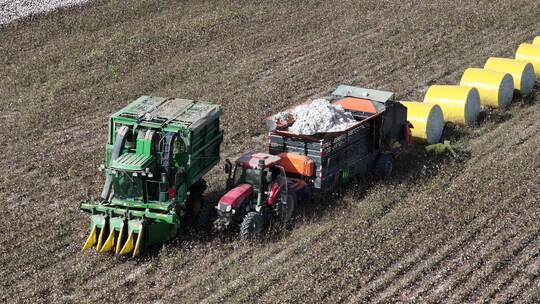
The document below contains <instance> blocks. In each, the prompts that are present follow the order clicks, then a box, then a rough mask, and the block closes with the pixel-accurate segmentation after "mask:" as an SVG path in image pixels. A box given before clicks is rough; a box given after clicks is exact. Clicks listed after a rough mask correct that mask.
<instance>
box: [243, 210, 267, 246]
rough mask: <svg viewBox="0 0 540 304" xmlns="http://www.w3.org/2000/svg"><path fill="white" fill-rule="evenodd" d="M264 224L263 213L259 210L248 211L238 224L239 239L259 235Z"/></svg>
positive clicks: (247, 238)
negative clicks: (240, 223)
mask: <svg viewBox="0 0 540 304" xmlns="http://www.w3.org/2000/svg"><path fill="white" fill-rule="evenodd" d="M265 226H266V220H265V218H264V215H263V214H262V213H260V212H256V211H252V212H249V213H248V214H247V215H246V217H244V220H243V221H242V225H240V239H242V240H249V239H253V238H256V237H259V236H261V234H262V232H263V230H264V228H265Z"/></svg>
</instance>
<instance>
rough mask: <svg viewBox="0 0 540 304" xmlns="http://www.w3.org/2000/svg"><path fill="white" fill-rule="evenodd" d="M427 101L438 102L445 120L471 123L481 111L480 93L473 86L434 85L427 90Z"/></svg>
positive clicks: (465, 123) (425, 99)
mask: <svg viewBox="0 0 540 304" xmlns="http://www.w3.org/2000/svg"><path fill="white" fill-rule="evenodd" d="M424 102H425V103H434V104H438V105H439V106H440V107H441V109H442V111H443V115H444V119H445V121H450V122H453V123H456V124H462V125H470V124H472V123H474V122H475V121H476V119H477V118H478V114H479V113H480V95H479V94H478V90H477V89H475V88H471V87H463V86H456V85H434V86H431V87H430V88H429V89H428V91H427V92H426V96H425V97H424Z"/></svg>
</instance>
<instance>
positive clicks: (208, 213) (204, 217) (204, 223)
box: [196, 196, 215, 230]
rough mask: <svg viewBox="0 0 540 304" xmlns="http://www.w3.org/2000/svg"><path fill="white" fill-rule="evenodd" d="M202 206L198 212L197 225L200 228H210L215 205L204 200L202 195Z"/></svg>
mask: <svg viewBox="0 0 540 304" xmlns="http://www.w3.org/2000/svg"><path fill="white" fill-rule="evenodd" d="M200 202H201V206H200V209H199V213H198V214H196V217H197V226H198V228H199V229H203V230H209V229H210V228H211V227H212V217H213V215H214V210H215V209H214V206H213V205H212V204H210V202H207V201H206V200H204V197H202V196H201V199H200Z"/></svg>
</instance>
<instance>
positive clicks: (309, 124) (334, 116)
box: [273, 98, 357, 135]
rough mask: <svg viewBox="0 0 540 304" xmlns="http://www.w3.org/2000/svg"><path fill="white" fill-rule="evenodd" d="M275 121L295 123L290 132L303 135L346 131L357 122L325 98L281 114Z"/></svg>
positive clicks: (274, 117)
mask: <svg viewBox="0 0 540 304" xmlns="http://www.w3.org/2000/svg"><path fill="white" fill-rule="evenodd" d="M273 119H274V121H276V122H279V121H281V122H286V121H290V120H292V121H294V123H293V124H292V125H291V126H289V129H288V131H289V132H292V133H296V134H303V135H313V134H316V133H324V132H339V131H344V130H346V129H348V128H350V127H351V126H352V125H353V124H355V123H356V122H357V121H356V120H355V119H354V117H353V115H352V114H351V113H349V112H347V111H345V110H344V109H343V107H341V106H336V105H334V104H332V103H330V102H329V101H328V100H326V99H324V98H320V99H315V100H313V101H312V102H310V103H307V104H303V105H300V106H298V107H296V108H294V109H293V110H292V111H290V112H280V113H278V114H276V115H274V116H273Z"/></svg>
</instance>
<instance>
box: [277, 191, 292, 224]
mask: <svg viewBox="0 0 540 304" xmlns="http://www.w3.org/2000/svg"><path fill="white" fill-rule="evenodd" d="M279 204H280V205H279V206H278V217H279V219H280V221H282V222H284V223H286V222H289V221H291V220H292V219H293V218H294V216H295V215H296V210H297V201H296V197H295V196H294V195H292V194H291V193H289V194H287V198H286V200H285V201H283V199H280V200H279Z"/></svg>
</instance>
